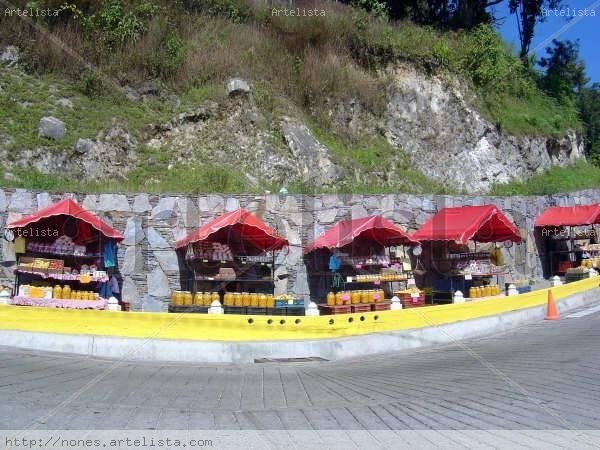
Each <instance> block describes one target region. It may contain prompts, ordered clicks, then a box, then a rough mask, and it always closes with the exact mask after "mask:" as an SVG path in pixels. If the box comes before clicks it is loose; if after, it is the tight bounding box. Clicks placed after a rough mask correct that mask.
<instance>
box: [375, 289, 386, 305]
mask: <svg viewBox="0 0 600 450" xmlns="http://www.w3.org/2000/svg"><path fill="white" fill-rule="evenodd" d="M377 293H378V294H379V298H378V299H377V301H378V302H383V301H385V292H384V290H383V289H379V290H378V291H377Z"/></svg>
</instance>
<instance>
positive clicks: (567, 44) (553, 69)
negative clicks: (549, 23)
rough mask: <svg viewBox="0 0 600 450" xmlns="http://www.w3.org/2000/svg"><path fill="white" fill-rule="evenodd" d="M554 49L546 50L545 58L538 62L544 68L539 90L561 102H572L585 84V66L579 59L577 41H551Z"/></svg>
mask: <svg viewBox="0 0 600 450" xmlns="http://www.w3.org/2000/svg"><path fill="white" fill-rule="evenodd" d="M552 44H553V46H554V47H548V48H546V53H547V55H548V56H547V57H545V58H541V59H540V60H539V65H540V66H541V67H542V68H544V74H543V76H542V77H541V79H540V86H541V88H542V89H543V90H544V91H546V93H548V95H550V96H552V97H554V98H556V99H557V100H559V101H561V102H566V101H573V100H574V99H575V95H576V93H577V92H578V91H579V90H581V88H582V87H583V86H585V84H586V83H587V81H588V80H587V78H586V76H585V64H584V63H583V61H582V60H581V59H579V41H578V40H577V41H575V42H571V41H568V40H567V41H558V40H556V39H554V40H552Z"/></svg>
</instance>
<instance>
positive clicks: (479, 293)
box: [469, 284, 500, 298]
mask: <svg viewBox="0 0 600 450" xmlns="http://www.w3.org/2000/svg"><path fill="white" fill-rule="evenodd" d="M492 295H500V286H498V285H497V284H488V285H487V286H478V287H475V286H471V287H470V288H469V298H477V297H490V296H492Z"/></svg>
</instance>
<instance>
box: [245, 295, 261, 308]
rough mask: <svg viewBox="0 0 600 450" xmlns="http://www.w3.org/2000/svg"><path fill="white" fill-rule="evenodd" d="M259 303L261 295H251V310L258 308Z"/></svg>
mask: <svg viewBox="0 0 600 450" xmlns="http://www.w3.org/2000/svg"><path fill="white" fill-rule="evenodd" d="M258 303H259V295H258V294H257V293H256V292H253V293H252V294H250V303H249V304H248V306H250V307H251V308H258Z"/></svg>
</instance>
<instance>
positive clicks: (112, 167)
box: [0, 117, 137, 180]
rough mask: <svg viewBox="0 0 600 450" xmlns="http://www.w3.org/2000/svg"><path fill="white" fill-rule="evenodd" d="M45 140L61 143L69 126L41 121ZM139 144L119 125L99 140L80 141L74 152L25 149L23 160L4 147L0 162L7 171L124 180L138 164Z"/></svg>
mask: <svg viewBox="0 0 600 450" xmlns="http://www.w3.org/2000/svg"><path fill="white" fill-rule="evenodd" d="M39 134H40V136H41V137H44V138H47V139H53V140H59V139H62V138H63V137H64V134H65V125H64V123H63V122H62V121H60V120H58V119H56V118H54V117H44V118H42V119H41V120H40V126H39ZM136 149H137V142H136V141H135V139H134V138H133V137H132V136H131V135H130V134H129V132H128V131H127V129H125V128H123V127H121V126H119V125H115V126H113V127H111V128H109V129H108V130H104V131H101V132H100V133H98V135H97V136H96V139H78V140H77V143H76V144H75V146H74V147H73V148H72V149H71V150H65V151H62V152H60V151H48V149H47V148H45V147H38V148H34V149H23V150H20V151H19V157H18V158H16V159H15V158H14V156H13V152H11V151H9V150H7V149H6V148H2V147H1V143H0V158H2V160H3V161H4V165H5V168H6V169H11V168H14V167H27V168H30V167H33V168H35V169H36V170H38V171H39V172H41V173H50V174H59V175H61V176H66V177H77V178H79V179H87V180H108V179H115V178H119V177H120V178H123V177H126V176H127V172H128V171H129V170H130V169H131V168H132V167H134V165H135V163H136V161H137V152H136Z"/></svg>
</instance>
